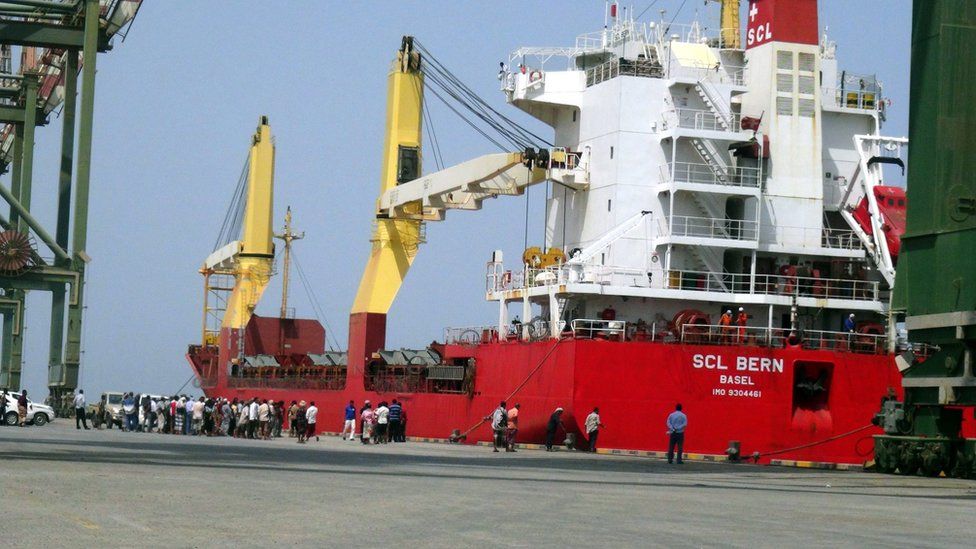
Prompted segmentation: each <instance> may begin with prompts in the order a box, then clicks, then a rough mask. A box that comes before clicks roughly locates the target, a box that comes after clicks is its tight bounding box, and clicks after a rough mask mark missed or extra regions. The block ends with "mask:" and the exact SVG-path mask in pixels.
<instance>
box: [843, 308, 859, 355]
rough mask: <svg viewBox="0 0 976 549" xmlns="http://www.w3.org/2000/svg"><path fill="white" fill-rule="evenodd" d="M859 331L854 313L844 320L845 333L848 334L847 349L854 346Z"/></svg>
mask: <svg viewBox="0 0 976 549" xmlns="http://www.w3.org/2000/svg"><path fill="white" fill-rule="evenodd" d="M856 331H857V323H856V322H854V313H851V314H849V315H847V318H845V319H844V333H845V334H847V348H848V349H850V348H852V347H853V346H854V332H856Z"/></svg>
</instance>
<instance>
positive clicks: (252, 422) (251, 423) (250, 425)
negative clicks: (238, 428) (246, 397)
mask: <svg viewBox="0 0 976 549" xmlns="http://www.w3.org/2000/svg"><path fill="white" fill-rule="evenodd" d="M260 407H261V406H260V405H259V404H258V399H257V398H256V397H255V398H252V399H251V405H250V406H249V407H248V409H247V410H248V412H247V413H248V416H247V438H254V433H256V432H257V430H258V408H260Z"/></svg>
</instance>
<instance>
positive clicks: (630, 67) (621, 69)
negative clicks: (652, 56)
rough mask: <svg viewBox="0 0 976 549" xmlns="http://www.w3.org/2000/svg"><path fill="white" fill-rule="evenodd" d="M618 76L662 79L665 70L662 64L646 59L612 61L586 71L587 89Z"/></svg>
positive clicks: (617, 59) (618, 59)
mask: <svg viewBox="0 0 976 549" xmlns="http://www.w3.org/2000/svg"><path fill="white" fill-rule="evenodd" d="M618 76H640V77H644V78H661V77H662V76H664V70H663V69H662V68H661V64H660V63H658V62H656V61H651V60H646V59H620V58H616V59H611V60H609V61H607V62H605V63H600V64H599V65H597V66H595V67H591V68H589V69H586V87H590V86H593V85H596V84H599V83H600V82H605V81H607V80H610V79H612V78H616V77H618Z"/></svg>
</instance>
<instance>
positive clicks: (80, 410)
mask: <svg viewBox="0 0 976 549" xmlns="http://www.w3.org/2000/svg"><path fill="white" fill-rule="evenodd" d="M4 398H6V396H4ZM62 402H63V401H62ZM74 406H75V428H76V429H81V426H82V425H84V426H85V430H86V431H87V430H88V418H87V417H86V416H85V391H83V390H81V389H78V393H77V394H76V395H75V400H74Z"/></svg>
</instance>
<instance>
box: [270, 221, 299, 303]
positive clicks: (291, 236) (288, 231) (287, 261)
mask: <svg viewBox="0 0 976 549" xmlns="http://www.w3.org/2000/svg"><path fill="white" fill-rule="evenodd" d="M274 236H275V238H277V239H279V240H282V241H284V243H285V257H284V259H283V263H284V266H283V268H282V276H283V278H282V281H281V318H286V317H287V316H288V315H287V313H288V279H289V275H290V272H291V243H292V241H293V240H301V239H303V238H305V231H302V232H301V234H299V233H296V232H294V231H292V228H291V206H288V210H287V211H286V212H285V228H284V230H283V231H282V232H280V233H275V235H274Z"/></svg>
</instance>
